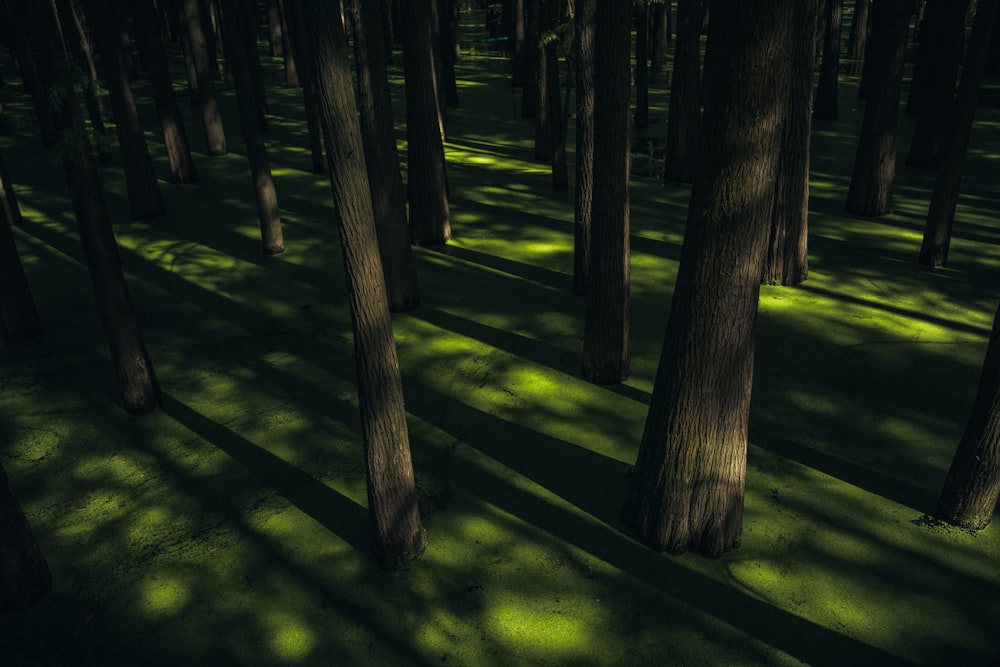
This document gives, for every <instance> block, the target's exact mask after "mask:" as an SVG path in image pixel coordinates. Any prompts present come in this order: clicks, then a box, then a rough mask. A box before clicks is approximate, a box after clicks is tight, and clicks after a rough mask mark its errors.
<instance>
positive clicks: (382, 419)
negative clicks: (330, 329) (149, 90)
mask: <svg viewBox="0 0 1000 667" xmlns="http://www.w3.org/2000/svg"><path fill="white" fill-rule="evenodd" d="M303 9H304V10H305V15H306V18H307V23H308V25H309V34H310V44H311V45H312V47H313V49H312V54H313V58H314V61H313V63H314V67H313V68H314V71H315V72H316V73H317V74H316V83H317V92H318V93H319V97H320V100H321V103H322V108H323V125H324V130H325V136H326V141H327V145H326V150H327V156H328V157H329V160H330V174H331V182H332V187H333V196H334V203H335V205H336V211H337V220H338V226H339V228H340V242H341V250H342V253H343V259H344V271H345V274H346V277H347V289H348V295H349V299H350V304H351V316H352V317H351V321H352V324H353V331H354V349H355V359H356V361H357V378H358V399H359V404H360V408H361V426H362V433H363V436H364V443H365V465H366V470H367V478H368V515H369V518H370V522H371V534H372V546H373V549H374V553H375V558H376V560H377V561H378V563H379V565H381V566H382V567H383V568H386V569H390V570H394V569H401V568H406V567H408V566H409V565H410V564H411V563H412V562H413V561H415V560H417V559H418V558H420V556H421V555H422V554H423V552H424V549H425V548H426V544H427V538H426V533H425V531H424V527H423V523H422V521H421V518H420V511H419V509H418V507H417V493H416V485H415V483H414V477H413V464H412V462H411V458H410V444H409V434H408V431H407V425H406V410H405V406H404V403H403V388H402V382H401V379H400V374H399V363H398V360H397V356H396V343H395V340H394V338H393V333H392V321H391V319H390V315H389V304H388V300H387V298H386V293H385V281H384V279H383V276H382V264H381V261H380V260H379V253H378V240H377V238H376V232H375V221H374V216H373V214H372V207H371V198H370V197H369V193H368V176H367V168H366V167H365V164H364V162H365V155H364V150H363V149H362V145H361V144H362V142H361V133H360V130H359V128H358V120H357V109H356V107H355V104H354V93H353V90H352V86H351V71H350V66H349V61H348V57H349V56H348V50H347V39H346V37H345V36H344V33H343V28H342V26H341V24H340V21H339V17H337V16H336V15H335V13H334V12H333V11H331V9H332V8H331V6H330V4H329V3H328V2H326V0H304V2H303ZM411 53H412V52H411Z"/></svg>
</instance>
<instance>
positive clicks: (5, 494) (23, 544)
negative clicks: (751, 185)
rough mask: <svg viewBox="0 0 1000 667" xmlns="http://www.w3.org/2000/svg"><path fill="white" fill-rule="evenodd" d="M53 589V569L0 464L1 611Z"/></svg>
mask: <svg viewBox="0 0 1000 667" xmlns="http://www.w3.org/2000/svg"><path fill="white" fill-rule="evenodd" d="M50 590H52V572H50V571H49V566H48V563H46V562H45V556H43V555H42V550H41V549H40V548H39V546H38V542H37V541H36V540H35V536H34V535H33V534H32V532H31V526H29V525H28V520H27V519H26V518H25V516H24V511H23V510H22V509H21V504H20V503H19V502H18V500H17V496H15V495H14V490H13V489H12V488H11V485H10V481H9V480H8V479H7V473H6V471H4V469H3V466H2V465H0V614H6V613H8V612H12V611H20V610H22V609H27V608H28V607H30V606H31V605H33V604H35V603H36V602H38V601H39V600H41V599H42V598H43V597H45V596H46V595H47V594H48V593H49V591H50Z"/></svg>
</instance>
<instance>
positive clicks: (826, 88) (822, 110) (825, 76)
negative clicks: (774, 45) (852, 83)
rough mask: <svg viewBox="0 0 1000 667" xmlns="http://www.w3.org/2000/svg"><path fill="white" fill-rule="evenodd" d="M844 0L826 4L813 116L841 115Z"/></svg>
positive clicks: (829, 118)
mask: <svg viewBox="0 0 1000 667" xmlns="http://www.w3.org/2000/svg"><path fill="white" fill-rule="evenodd" d="M843 4H844V0H829V1H828V2H827V4H826V16H825V17H824V19H825V21H826V28H825V30H824V37H823V62H822V64H821V65H820V69H819V83H818V84H817V85H816V104H815V107H814V109H813V118H815V119H816V120H837V117H838V116H839V111H838V99H837V91H838V90H839V88H840V82H839V79H840V27H841V16H842V14H843Z"/></svg>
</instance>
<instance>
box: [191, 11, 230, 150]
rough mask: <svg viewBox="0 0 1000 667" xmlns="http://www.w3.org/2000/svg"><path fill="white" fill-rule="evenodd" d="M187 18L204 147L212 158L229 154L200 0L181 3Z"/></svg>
mask: <svg viewBox="0 0 1000 667" xmlns="http://www.w3.org/2000/svg"><path fill="white" fill-rule="evenodd" d="M180 4H181V10H182V12H183V16H182V18H183V19H184V26H183V28H182V29H183V30H184V31H185V33H186V37H187V43H188V44H189V45H190V49H191V59H192V64H193V66H194V71H195V77H196V81H197V90H198V104H199V106H200V107H201V122H202V126H203V128H204V130H205V145H206V151H207V152H208V154H209V155H213V156H218V155H225V154H226V132H225V128H224V127H223V125H222V113H221V112H220V110H219V100H218V98H217V97H216V94H215V85H214V84H213V83H212V69H211V63H210V62H209V54H208V40H207V39H206V37H205V31H204V29H203V28H202V23H201V11H200V9H199V7H198V0H180Z"/></svg>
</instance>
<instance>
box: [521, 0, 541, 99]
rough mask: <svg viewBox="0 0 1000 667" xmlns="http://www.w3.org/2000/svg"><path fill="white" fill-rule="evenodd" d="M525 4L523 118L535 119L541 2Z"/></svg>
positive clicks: (534, 1) (537, 0)
mask: <svg viewBox="0 0 1000 667" xmlns="http://www.w3.org/2000/svg"><path fill="white" fill-rule="evenodd" d="M523 2H524V47H523V48H522V50H521V55H522V56H523V57H522V58H521V72H522V75H521V83H522V84H523V88H522V92H521V118H534V117H535V114H536V113H537V112H538V57H539V54H540V53H541V51H540V45H541V26H540V25H539V21H540V12H541V8H540V7H539V5H540V4H541V0H523Z"/></svg>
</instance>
